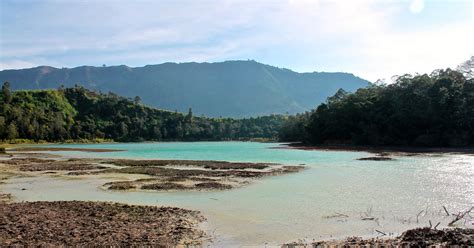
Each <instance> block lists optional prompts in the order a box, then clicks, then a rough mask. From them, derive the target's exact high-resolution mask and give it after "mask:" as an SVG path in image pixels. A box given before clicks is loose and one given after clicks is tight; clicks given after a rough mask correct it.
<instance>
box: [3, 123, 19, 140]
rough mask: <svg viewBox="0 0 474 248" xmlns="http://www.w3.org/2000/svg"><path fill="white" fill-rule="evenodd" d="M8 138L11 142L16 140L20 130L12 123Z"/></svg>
mask: <svg viewBox="0 0 474 248" xmlns="http://www.w3.org/2000/svg"><path fill="white" fill-rule="evenodd" d="M6 137H7V139H9V140H12V139H16V138H17V137H18V129H17V127H16V125H15V123H13V122H12V123H10V125H8V127H7V133H6Z"/></svg>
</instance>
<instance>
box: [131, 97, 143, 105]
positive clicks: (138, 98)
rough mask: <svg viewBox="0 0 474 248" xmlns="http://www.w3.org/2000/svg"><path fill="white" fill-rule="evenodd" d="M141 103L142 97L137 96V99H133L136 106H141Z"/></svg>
mask: <svg viewBox="0 0 474 248" xmlns="http://www.w3.org/2000/svg"><path fill="white" fill-rule="evenodd" d="M141 101H142V98H141V97H140V96H135V98H134V99H133V102H134V103H135V104H140V102H141Z"/></svg>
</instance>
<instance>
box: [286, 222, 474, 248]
mask: <svg viewBox="0 0 474 248" xmlns="http://www.w3.org/2000/svg"><path fill="white" fill-rule="evenodd" d="M380 234H382V235H383V233H382V232H381V233H380ZM473 246H474V229H467V228H449V229H443V230H436V229H433V228H428V227H426V228H416V229H411V230H407V231H405V232H404V233H403V234H402V235H400V236H399V237H396V238H383V237H382V238H371V239H363V238H361V237H349V238H346V239H345V240H330V241H314V242H310V243H305V242H294V243H288V244H284V245H282V247H283V248H300V247H301V248H302V247H473Z"/></svg>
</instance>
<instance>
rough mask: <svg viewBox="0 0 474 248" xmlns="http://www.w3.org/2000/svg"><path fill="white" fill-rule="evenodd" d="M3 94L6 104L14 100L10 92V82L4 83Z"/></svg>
mask: <svg viewBox="0 0 474 248" xmlns="http://www.w3.org/2000/svg"><path fill="white" fill-rule="evenodd" d="M2 93H3V101H4V103H5V104H9V103H10V102H11V101H12V98H13V96H12V93H11V91H10V83H9V82H5V83H3V86H2Z"/></svg>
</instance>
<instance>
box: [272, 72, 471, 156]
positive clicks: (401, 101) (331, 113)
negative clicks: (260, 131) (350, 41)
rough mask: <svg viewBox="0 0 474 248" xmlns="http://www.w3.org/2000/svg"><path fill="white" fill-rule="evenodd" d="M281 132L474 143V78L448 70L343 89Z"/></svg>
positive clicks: (377, 142)
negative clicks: (392, 82)
mask: <svg viewBox="0 0 474 248" xmlns="http://www.w3.org/2000/svg"><path fill="white" fill-rule="evenodd" d="M279 136H280V139H281V140H283V141H302V142H305V143H306V144H315V145H321V144H326V145H371V146H424V147H429V146H431V147H434V146H436V147H463V146H474V78H472V77H468V76H467V75H466V74H464V75H463V74H462V73H460V72H458V71H455V70H450V69H447V70H437V71H434V72H433V73H431V74H430V75H427V74H424V75H415V76H412V75H404V76H401V77H399V78H398V79H397V80H396V82H395V83H394V84H389V85H372V86H370V87H367V88H363V89H359V90H357V91H356V92H355V93H347V92H345V91H344V90H339V91H338V92H337V93H336V94H335V95H334V96H332V97H330V98H328V100H327V101H326V103H323V104H321V105H319V106H318V107H317V108H316V109H315V110H314V111H312V112H308V113H306V114H301V115H297V116H293V117H290V118H289V120H288V121H287V122H285V124H284V125H283V128H282V129H281V131H280V134H279Z"/></svg>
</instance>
